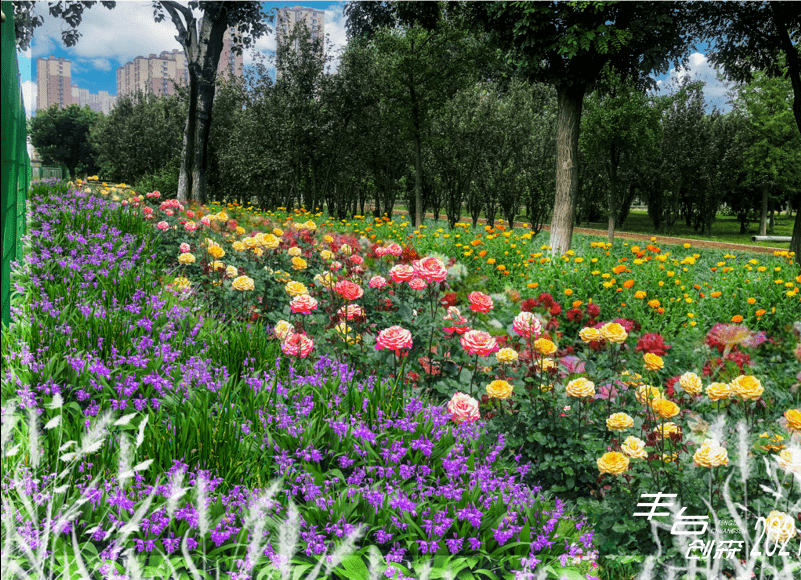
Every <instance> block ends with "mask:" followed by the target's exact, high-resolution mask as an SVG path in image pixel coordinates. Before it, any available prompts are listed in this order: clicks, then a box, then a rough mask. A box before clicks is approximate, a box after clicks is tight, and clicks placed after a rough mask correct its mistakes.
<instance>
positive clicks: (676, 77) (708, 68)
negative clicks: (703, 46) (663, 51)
mask: <svg viewBox="0 0 801 580" xmlns="http://www.w3.org/2000/svg"><path fill="white" fill-rule="evenodd" d="M684 78H689V79H690V80H701V81H704V82H705V83H706V84H705V85H704V97H705V98H706V102H707V107H708V108H711V107H712V106H713V105H714V106H716V107H717V108H718V109H720V110H722V111H728V110H730V109H731V105H730V104H729V103H728V100H729V98H728V96H727V94H726V92H727V91H728V86H727V84H726V83H725V81H722V80H720V79H718V77H717V71H716V69H715V67H713V66H712V64H711V63H710V62H709V60H708V59H707V58H706V56H704V55H703V54H701V53H700V52H694V53H693V54H691V55H690V58H689V62H688V63H687V66H686V67H684V68H679V69H678V70H676V69H675V68H672V69H670V71H669V72H668V74H667V78H665V79H663V80H660V81H657V91H658V92H660V93H663V94H664V93H665V92H667V93H670V92H672V91H673V90H674V89H675V86H676V83H678V82H680V81H682V80H683V79H684Z"/></svg>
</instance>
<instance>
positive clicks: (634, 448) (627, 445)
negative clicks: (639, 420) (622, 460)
mask: <svg viewBox="0 0 801 580" xmlns="http://www.w3.org/2000/svg"><path fill="white" fill-rule="evenodd" d="M622 448H623V453H625V454H626V455H628V456H629V457H636V458H638V459H646V458H647V457H648V454H647V453H646V452H645V441H643V440H642V439H640V438H638V437H635V436H634V435H629V436H628V437H626V440H625V441H624V442H623V445H622Z"/></svg>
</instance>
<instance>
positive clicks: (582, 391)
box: [565, 377, 595, 399]
mask: <svg viewBox="0 0 801 580" xmlns="http://www.w3.org/2000/svg"><path fill="white" fill-rule="evenodd" d="M565 392H566V393H567V395H568V396H569V397H573V398H574V399H582V398H585V397H594V396H595V383H593V382H592V381H590V380H587V379H585V378H584V377H579V378H578V379H573V380H572V381H570V382H569V383H567V387H565Z"/></svg>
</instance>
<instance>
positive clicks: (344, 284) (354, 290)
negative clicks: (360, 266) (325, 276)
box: [336, 280, 364, 300]
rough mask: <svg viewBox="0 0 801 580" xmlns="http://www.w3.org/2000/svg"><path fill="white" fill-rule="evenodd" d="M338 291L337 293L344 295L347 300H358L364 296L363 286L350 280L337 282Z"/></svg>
mask: <svg viewBox="0 0 801 580" xmlns="http://www.w3.org/2000/svg"><path fill="white" fill-rule="evenodd" d="M336 291H337V294H339V295H340V296H342V298H344V299H345V300H358V299H359V298H361V297H362V296H364V290H362V287H361V286H359V285H358V284H355V283H353V282H351V281H350V280H342V281H341V282H337V285H336Z"/></svg>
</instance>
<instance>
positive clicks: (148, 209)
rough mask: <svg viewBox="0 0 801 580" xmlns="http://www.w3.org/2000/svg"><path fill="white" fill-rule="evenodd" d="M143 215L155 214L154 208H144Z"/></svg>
mask: <svg viewBox="0 0 801 580" xmlns="http://www.w3.org/2000/svg"><path fill="white" fill-rule="evenodd" d="M142 213H145V214H148V215H149V214H151V213H153V208H152V207H143V208H142Z"/></svg>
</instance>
